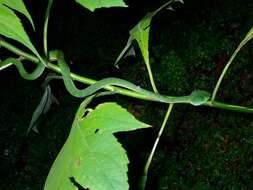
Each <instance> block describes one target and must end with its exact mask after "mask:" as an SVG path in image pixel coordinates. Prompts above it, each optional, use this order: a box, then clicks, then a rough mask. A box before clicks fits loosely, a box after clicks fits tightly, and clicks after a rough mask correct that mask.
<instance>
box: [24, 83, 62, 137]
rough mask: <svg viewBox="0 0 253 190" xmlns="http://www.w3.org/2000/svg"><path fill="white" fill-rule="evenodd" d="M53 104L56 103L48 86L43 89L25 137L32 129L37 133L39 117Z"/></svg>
mask: <svg viewBox="0 0 253 190" xmlns="http://www.w3.org/2000/svg"><path fill="white" fill-rule="evenodd" d="M54 102H56V103H58V101H57V99H56V98H55V97H54V95H53V94H52V91H51V88H50V86H49V85H48V86H47V87H46V88H45V92H44V94H43V96H42V98H41V100H40V103H39V105H38V106H37V107H36V109H35V110H34V112H33V115H32V119H31V122H30V125H29V127H28V129H27V131H26V134H27V135H28V133H29V132H30V131H31V129H33V130H34V131H35V132H38V130H37V127H36V125H37V121H38V119H39V118H40V117H41V115H43V114H45V113H47V112H48V111H49V109H50V108H51V105H52V103H54Z"/></svg>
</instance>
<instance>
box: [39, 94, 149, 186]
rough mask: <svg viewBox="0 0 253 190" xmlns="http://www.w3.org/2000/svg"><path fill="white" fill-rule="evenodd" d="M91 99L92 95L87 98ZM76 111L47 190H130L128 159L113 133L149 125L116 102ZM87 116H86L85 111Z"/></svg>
mask: <svg viewBox="0 0 253 190" xmlns="http://www.w3.org/2000/svg"><path fill="white" fill-rule="evenodd" d="M88 99H90V98H88ZM88 101H90V100H87V99H86V100H85V101H84V102H83V103H82V104H81V106H80V108H79V110H78V111H77V114H76V117H75V120H74V123H73V125H72V129H71V132H70V135H69V137H68V139H67V141H66V143H65V144H64V146H63V148H62V150H61V151H60V153H59V155H58V156H57V158H56V160H55V162H54V164H53V166H52V168H51V170H50V173H49V175H48V177H47V180H46V183H45V187H44V190H52V189H54V190H76V189H77V187H76V186H74V185H73V183H72V182H71V181H70V178H71V177H73V178H74V180H75V181H76V182H77V183H78V184H80V185H81V186H82V187H83V188H87V189H89V190H127V189H128V188H129V186H128V182H127V170H128V169H127V164H128V162H129V161H128V158H127V155H126V152H125V150H124V149H123V148H122V147H121V145H120V143H119V142H118V141H117V139H116V138H115V137H114V136H113V133H116V132H121V131H131V130H135V129H140V128H146V127H149V126H148V125H147V124H145V123H142V122H140V121H138V120H136V119H135V118H134V117H133V116H132V115H131V114H130V113H128V112H127V111H126V110H125V109H123V108H121V107H120V106H119V105H117V104H116V103H104V104H100V105H99V106H97V107H96V109H95V110H90V109H84V108H85V107H86V105H87V102H88ZM87 112H88V114H87V116H85V117H83V115H84V113H87Z"/></svg>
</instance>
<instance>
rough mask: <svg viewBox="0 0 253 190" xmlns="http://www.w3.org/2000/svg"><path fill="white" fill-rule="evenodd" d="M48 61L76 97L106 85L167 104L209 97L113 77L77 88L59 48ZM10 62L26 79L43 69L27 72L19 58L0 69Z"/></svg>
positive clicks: (197, 102)
mask: <svg viewBox="0 0 253 190" xmlns="http://www.w3.org/2000/svg"><path fill="white" fill-rule="evenodd" d="M49 62H56V63H57V65H58V66H59V68H60V70H61V75H62V79H63V82H64V85H65V87H66V89H67V91H68V92H69V93H70V94H71V95H72V96H74V97H77V98H85V97H88V96H90V95H93V94H94V93H96V92H97V91H99V90H101V89H103V88H105V87H107V86H117V87H121V88H124V89H127V90H130V91H134V92H136V93H139V94H141V95H143V96H145V98H147V99H149V100H152V101H157V102H163V103H168V104H175V103H188V104H192V105H194V106H199V105H202V104H205V103H206V102H208V100H209V99H210V93H208V92H207V91H203V90H194V91H193V92H192V93H191V94H190V95H185V96H167V95H161V94H158V93H154V92H151V91H148V90H146V89H143V88H141V87H140V86H137V85H135V84H133V83H131V82H129V81H127V80H123V79H120V78H114V77H109V78H105V79H102V80H99V81H97V82H95V83H94V84H92V85H90V86H88V87H86V88H84V89H78V88H77V87H76V85H75V84H74V81H73V79H72V77H71V72H70V68H69V66H68V65H67V63H66V61H65V58H64V54H63V52H62V51H60V50H53V51H50V52H49ZM10 64H15V66H16V67H17V69H18V71H19V73H20V75H21V76H22V77H23V78H25V79H27V80H34V79H36V78H38V77H39V76H40V75H41V74H42V73H43V71H44V69H45V66H44V65H43V64H42V63H41V64H38V66H37V67H36V68H35V69H34V71H33V72H31V73H28V72H27V71H26V70H25V68H24V66H23V64H22V62H21V61H20V60H18V59H14V58H8V59H6V60H5V61H3V62H0V70H1V69H3V68H5V67H8V66H9V65H10ZM116 93H117V90H116Z"/></svg>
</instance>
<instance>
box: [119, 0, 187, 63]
mask: <svg viewBox="0 0 253 190" xmlns="http://www.w3.org/2000/svg"><path fill="white" fill-rule="evenodd" d="M174 2H181V3H183V1H181V0H171V1H169V2H167V3H165V4H164V5H162V6H161V7H159V8H158V9H157V10H155V11H153V12H149V13H147V14H146V16H145V17H144V18H142V19H141V21H140V22H139V23H138V24H137V25H136V26H135V27H134V28H132V29H131V30H130V32H129V34H130V37H129V39H128V41H127V44H126V46H125V47H124V49H123V50H122V51H121V53H120V55H119V56H118V58H117V59H116V61H115V65H116V66H117V67H118V65H117V64H118V62H119V61H120V59H121V58H122V57H124V55H125V54H126V53H127V51H128V50H129V48H130V46H131V45H132V43H133V41H135V40H136V42H137V44H138V46H139V48H140V50H141V54H142V56H143V58H144V61H145V64H146V65H147V66H148V67H149V31H150V24H151V21H152V18H153V17H154V16H155V15H156V14H157V13H158V12H159V11H161V10H162V9H163V8H165V7H168V6H169V5H170V4H172V3H174Z"/></svg>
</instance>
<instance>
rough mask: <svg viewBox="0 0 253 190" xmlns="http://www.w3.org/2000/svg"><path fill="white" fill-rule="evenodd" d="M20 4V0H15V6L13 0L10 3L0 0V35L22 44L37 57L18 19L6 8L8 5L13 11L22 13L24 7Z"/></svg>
mask: <svg viewBox="0 0 253 190" xmlns="http://www.w3.org/2000/svg"><path fill="white" fill-rule="evenodd" d="M7 2H8V3H7ZM15 2H16V1H15ZM22 4H23V2H22V1H21V0H17V3H16V4H15V3H14V1H13V0H11V1H10V2H9V0H8V1H7V0H0V34H1V35H4V36H6V37H8V38H11V39H13V40H16V41H18V42H20V43H22V44H23V45H25V46H26V47H28V48H29V49H30V50H31V51H32V52H33V53H34V54H35V55H37V56H38V52H37V51H36V49H35V47H34V46H33V44H32V43H31V41H30V39H29V37H28V36H27V34H26V32H25V31H24V29H23V26H22V24H21V22H20V19H19V18H18V17H17V16H16V15H15V13H14V12H13V10H11V9H10V8H8V7H7V6H6V5H8V6H10V7H11V8H13V9H17V10H19V11H20V12H24V9H23V8H22V7H23V6H24V5H23V6H22ZM24 13H25V12H24Z"/></svg>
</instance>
